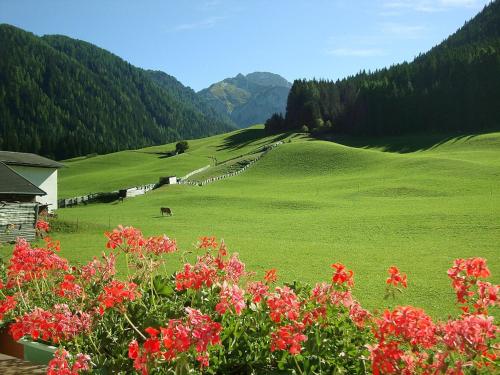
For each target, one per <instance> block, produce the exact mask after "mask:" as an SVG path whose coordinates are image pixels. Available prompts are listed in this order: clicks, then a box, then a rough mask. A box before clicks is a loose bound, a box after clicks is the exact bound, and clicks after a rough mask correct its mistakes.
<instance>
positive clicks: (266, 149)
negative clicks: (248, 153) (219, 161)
mask: <svg viewBox="0 0 500 375" xmlns="http://www.w3.org/2000/svg"><path fill="white" fill-rule="evenodd" d="M282 144H283V142H282V141H279V142H276V143H273V144H271V145H267V146H264V148H263V152H262V154H260V155H259V156H258V157H257V158H255V159H254V160H252V161H250V162H249V163H248V164H247V165H245V166H244V167H243V168H241V169H238V170H237V171H234V172H231V173H226V174H223V175H220V176H216V177H211V178H207V179H206V180H202V181H187V180H184V179H182V180H180V181H179V184H186V185H193V186H204V185H207V184H210V183H212V182H216V181H220V180H223V179H226V178H229V177H234V176H237V175H239V174H240V173H243V172H245V171H246V170H247V169H248V168H250V167H251V166H252V165H253V164H255V163H256V162H258V161H259V160H260V159H261V158H262V157H263V156H264V155H266V154H267V153H268V152H269V151H271V150H273V149H274V148H276V147H278V146H279V145H282ZM205 169H206V168H205ZM196 173H198V172H196ZM193 174H194V173H191V174H190V175H193Z"/></svg>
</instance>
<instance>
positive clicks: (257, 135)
mask: <svg viewBox="0 0 500 375" xmlns="http://www.w3.org/2000/svg"><path fill="white" fill-rule="evenodd" d="M266 136H268V134H267V133H266V131H265V129H255V128H249V129H243V130H241V131H239V132H237V133H235V134H231V135H230V136H228V137H226V138H225V139H224V143H223V144H222V145H220V146H218V147H217V151H222V150H238V149H241V148H243V147H245V146H248V145H249V144H250V143H253V142H256V141H259V140H261V142H260V143H266V144H267V143H275V142H279V141H281V140H283V139H285V138H286V137H288V136H289V133H282V134H278V135H277V136H276V137H274V138H273V139H271V140H263V138H265V137H266ZM258 144H259V143H256V145H258Z"/></svg>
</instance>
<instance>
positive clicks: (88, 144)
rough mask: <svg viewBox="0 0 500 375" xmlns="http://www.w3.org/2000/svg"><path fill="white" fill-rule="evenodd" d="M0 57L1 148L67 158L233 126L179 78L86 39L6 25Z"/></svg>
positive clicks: (1, 29) (202, 134)
mask: <svg viewBox="0 0 500 375" xmlns="http://www.w3.org/2000/svg"><path fill="white" fill-rule="evenodd" d="M0 56H2V57H1V58H0V149H3V150H10V151H26V152H34V153H40V154H42V155H45V156H49V157H52V158H56V159H65V158H71V157H74V156H80V155H86V154H90V153H99V154H103V153H108V152H114V151H118V150H124V149H136V148H140V147H144V146H148V145H157V144H164V143H169V142H172V141H176V140H179V139H188V138H198V137H205V136H209V135H213V134H217V133H222V132H226V131H229V130H231V129H234V126H233V125H232V123H231V122H230V121H229V120H228V119H224V118H223V116H221V115H220V114H218V113H217V112H215V111H213V110H210V109H208V107H206V105H205V104H203V103H201V102H200V100H199V98H198V97H197V95H196V94H195V93H194V92H191V91H192V90H190V89H188V88H186V87H184V86H183V85H182V84H181V83H180V82H178V81H177V80H175V79H174V78H173V77H171V76H168V75H166V74H165V75H164V76H163V75H161V74H153V73H151V72H148V71H144V70H143V69H140V68H137V67H134V66H133V65H131V64H129V63H128V62H126V61H124V60H123V59H121V58H120V57H118V56H116V55H114V54H112V53H110V52H108V51H106V50H104V49H102V48H99V47H97V46H95V45H92V44H90V43H87V42H84V41H81V40H76V39H72V38H69V37H66V36H62V35H47V36H43V37H38V36H36V35H34V34H32V33H29V32H26V31H24V30H22V29H19V28H16V27H14V26H10V25H6V24H1V25H0ZM157 76H159V77H160V78H158V77H157ZM155 77H156V78H157V79H156V78H155Z"/></svg>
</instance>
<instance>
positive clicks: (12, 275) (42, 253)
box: [6, 239, 69, 288]
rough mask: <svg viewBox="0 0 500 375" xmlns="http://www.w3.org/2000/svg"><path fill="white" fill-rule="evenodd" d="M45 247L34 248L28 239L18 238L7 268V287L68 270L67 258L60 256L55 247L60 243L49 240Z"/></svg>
mask: <svg viewBox="0 0 500 375" xmlns="http://www.w3.org/2000/svg"><path fill="white" fill-rule="evenodd" d="M46 243H47V246H46V247H45V248H34V249H32V248H31V246H30V244H29V243H28V241H26V240H24V239H18V240H17V242H16V245H15V247H14V251H13V253H12V257H11V258H10V262H9V265H8V269H7V277H8V282H7V286H6V287H7V288H9V287H12V286H15V285H16V284H22V283H24V282H28V281H30V280H32V279H39V278H45V277H47V275H48V274H49V273H54V272H56V273H57V272H61V271H67V270H68V269H69V266H68V262H67V260H66V259H63V258H61V257H59V256H58V255H57V254H55V253H54V251H53V249H57V248H58V246H59V245H58V244H56V243H54V242H52V241H50V240H47V241H46Z"/></svg>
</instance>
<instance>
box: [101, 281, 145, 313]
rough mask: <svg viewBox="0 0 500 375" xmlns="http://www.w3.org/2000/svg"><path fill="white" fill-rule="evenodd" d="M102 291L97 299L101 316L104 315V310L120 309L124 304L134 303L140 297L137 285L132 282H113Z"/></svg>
mask: <svg viewBox="0 0 500 375" xmlns="http://www.w3.org/2000/svg"><path fill="white" fill-rule="evenodd" d="M103 289H104V291H103V293H102V294H100V295H99V297H98V301H99V302H100V305H99V313H100V314H101V315H103V314H104V311H105V310H106V309H111V308H113V307H118V308H119V309H120V308H122V307H123V306H122V305H123V304H124V303H125V302H127V301H134V300H135V299H136V298H139V297H140V296H141V294H140V293H139V292H138V291H137V284H135V283H132V282H122V281H118V280H113V281H111V282H110V283H109V284H108V285H106V286H105V287H104V288H103Z"/></svg>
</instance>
